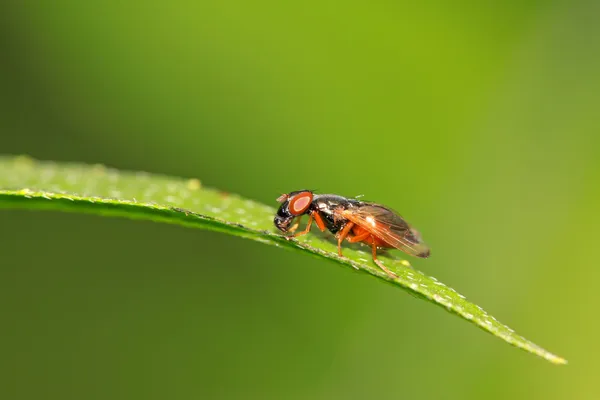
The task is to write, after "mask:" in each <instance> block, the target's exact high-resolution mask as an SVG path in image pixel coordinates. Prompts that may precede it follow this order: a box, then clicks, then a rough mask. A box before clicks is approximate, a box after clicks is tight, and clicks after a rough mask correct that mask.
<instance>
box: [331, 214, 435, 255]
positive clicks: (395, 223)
mask: <svg viewBox="0 0 600 400" xmlns="http://www.w3.org/2000/svg"><path fill="white" fill-rule="evenodd" d="M340 215H341V216H342V217H344V218H346V219H348V220H350V221H352V222H354V223H355V224H357V225H359V226H361V227H362V228H364V229H366V230H367V231H369V232H371V233H372V234H373V235H374V236H375V237H378V238H379V239H381V240H383V241H384V242H386V243H388V244H389V245H390V246H391V247H395V248H397V249H399V250H402V251H404V252H405V253H408V254H410V255H413V256H416V257H422V258H426V257H429V254H430V251H429V247H427V245H426V244H425V243H423V240H422V239H421V235H420V234H419V232H418V231H417V230H415V229H413V228H412V227H411V226H410V225H409V224H408V223H407V222H406V221H405V220H404V219H403V218H402V217H401V216H400V215H398V214H397V213H396V212H395V211H393V210H391V209H389V208H386V207H383V206H381V205H379V204H374V203H364V204H363V205H361V206H359V207H353V208H349V209H346V210H341V211H340Z"/></svg>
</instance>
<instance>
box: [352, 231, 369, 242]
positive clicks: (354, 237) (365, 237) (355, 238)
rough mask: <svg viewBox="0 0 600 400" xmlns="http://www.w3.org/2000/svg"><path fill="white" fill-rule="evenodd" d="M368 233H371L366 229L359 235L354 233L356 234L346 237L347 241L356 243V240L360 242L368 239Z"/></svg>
mask: <svg viewBox="0 0 600 400" xmlns="http://www.w3.org/2000/svg"><path fill="white" fill-rule="evenodd" d="M370 235H371V233H370V232H368V231H367V232H363V233H361V234H360V235H356V236H352V237H349V238H348V241H349V242H350V243H358V242H362V241H363V240H365V239H368V238H369V236H370Z"/></svg>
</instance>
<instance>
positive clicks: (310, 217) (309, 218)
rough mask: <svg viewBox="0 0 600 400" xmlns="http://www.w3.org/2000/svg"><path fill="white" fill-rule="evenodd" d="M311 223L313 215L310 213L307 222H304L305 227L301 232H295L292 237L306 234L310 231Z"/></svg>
mask: <svg viewBox="0 0 600 400" xmlns="http://www.w3.org/2000/svg"><path fill="white" fill-rule="evenodd" d="M312 223H313V215H312V214H310V215H309V216H308V222H307V223H306V228H305V229H304V230H303V231H302V232H298V233H295V234H294V235H293V236H292V237H298V236H302V235H306V234H307V233H308V232H310V227H311V225H312Z"/></svg>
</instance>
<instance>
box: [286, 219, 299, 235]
mask: <svg viewBox="0 0 600 400" xmlns="http://www.w3.org/2000/svg"><path fill="white" fill-rule="evenodd" d="M301 219H302V217H298V218H296V219H295V220H294V224H293V225H292V227H291V228H290V229H288V232H289V233H294V232H295V231H296V229H298V227H299V226H300V220H301Z"/></svg>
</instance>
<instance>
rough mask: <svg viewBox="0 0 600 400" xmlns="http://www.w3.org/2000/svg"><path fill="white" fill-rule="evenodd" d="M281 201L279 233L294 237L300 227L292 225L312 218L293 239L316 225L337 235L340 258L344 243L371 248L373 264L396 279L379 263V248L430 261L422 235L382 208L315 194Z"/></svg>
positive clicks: (290, 196)
mask: <svg viewBox="0 0 600 400" xmlns="http://www.w3.org/2000/svg"><path fill="white" fill-rule="evenodd" d="M277 201H279V202H280V203H281V206H280V207H279V210H278V211H277V215H275V219H274V221H273V222H274V223H275V226H276V227H277V228H278V229H279V230H281V231H282V232H286V233H287V232H289V233H293V232H294V231H295V230H296V229H297V228H298V223H295V224H292V222H294V220H299V219H300V218H301V217H302V216H303V215H305V214H308V216H309V217H308V223H307V225H306V228H305V229H304V230H303V231H301V232H298V233H295V234H294V235H293V236H292V237H296V236H301V235H305V234H307V233H308V232H309V231H310V227H311V226H312V223H313V221H314V222H315V223H316V224H317V226H318V227H319V229H320V230H321V231H325V229H327V230H329V231H330V232H331V233H333V234H335V235H336V237H337V241H338V254H339V255H340V256H342V242H343V241H344V239H346V240H348V241H349V242H350V243H357V242H361V243H365V244H368V245H370V246H371V249H372V254H373V261H374V262H375V264H377V266H379V268H381V269H382V270H384V271H385V272H386V273H387V274H388V275H389V276H391V277H392V278H397V276H396V275H395V274H394V273H393V272H392V271H390V270H389V269H388V268H387V267H386V266H385V265H383V263H382V262H381V261H379V260H378V259H377V249H378V248H396V249H400V250H402V251H404V252H405V253H407V254H410V255H413V256H416V257H422V258H426V257H429V253H430V252H429V248H428V247H427V245H425V243H423V241H422V240H421V235H420V234H419V232H417V231H416V230H415V229H413V228H412V227H411V226H410V225H409V224H408V223H407V222H406V221H405V220H404V219H403V218H402V217H401V216H400V215H398V214H397V213H396V212H395V211H393V210H391V209H390V208H388V207H385V206H382V205H380V204H376V203H370V202H365V201H359V200H356V199H348V198H345V197H342V196H337V195H333V194H314V193H313V192H312V191H310V190H299V191H295V192H291V193H288V194H283V195H281V196H280V197H279V198H278V199H277Z"/></svg>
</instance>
